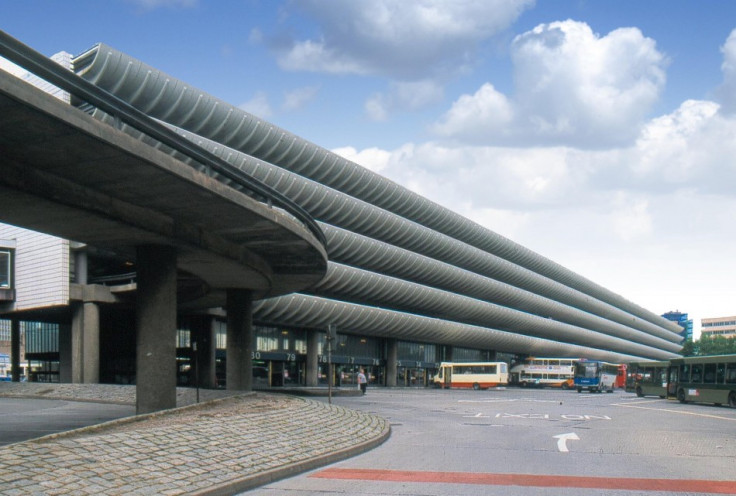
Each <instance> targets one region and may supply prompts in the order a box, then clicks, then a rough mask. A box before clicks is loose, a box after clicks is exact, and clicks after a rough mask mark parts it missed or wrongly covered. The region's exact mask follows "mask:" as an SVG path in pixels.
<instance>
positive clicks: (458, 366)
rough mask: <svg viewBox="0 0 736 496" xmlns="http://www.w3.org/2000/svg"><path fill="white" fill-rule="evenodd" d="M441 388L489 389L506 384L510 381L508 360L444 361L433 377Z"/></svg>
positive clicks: (435, 383)
mask: <svg viewBox="0 0 736 496" xmlns="http://www.w3.org/2000/svg"><path fill="white" fill-rule="evenodd" d="M432 382H433V383H434V385H435V386H437V387H440V388H473V389H476V390H478V389H487V388H489V387H495V386H505V385H506V384H508V382H509V374H508V367H507V365H506V362H467V363H465V362H458V363H451V362H442V363H441V364H440V369H439V372H438V373H437V375H435V376H434V377H433V378H432Z"/></svg>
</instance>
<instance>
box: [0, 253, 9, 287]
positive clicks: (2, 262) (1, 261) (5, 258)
mask: <svg viewBox="0 0 736 496" xmlns="http://www.w3.org/2000/svg"><path fill="white" fill-rule="evenodd" d="M10 258H11V257H10V252H9V251H7V250H0V288H9V287H10V274H11V272H10Z"/></svg>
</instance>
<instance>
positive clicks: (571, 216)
mask: <svg viewBox="0 0 736 496" xmlns="http://www.w3.org/2000/svg"><path fill="white" fill-rule="evenodd" d="M0 29H2V30H4V31H5V32H7V33H8V34H10V35H11V36H14V37H16V38H18V39H19V40H20V41H22V42H24V43H26V44H28V45H30V46H31V47H33V48H35V49H36V50H38V51H40V52H41V53H44V54H46V55H52V54H54V53H56V52H59V51H62V50H63V51H67V52H70V53H72V54H74V55H77V54H79V53H81V52H83V51H84V50H86V49H87V48H90V47H91V46H93V45H94V44H95V43H97V42H104V43H106V44H109V45H111V46H113V47H115V48H117V49H119V50H122V51H124V52H126V53H128V54H130V55H133V56H135V57H137V58H139V59H141V60H142V61H144V62H146V63H148V64H150V65H152V66H154V67H156V68H158V69H160V70H162V71H164V72H167V73H169V74H171V75H172V76H174V77H176V78H179V79H182V80H184V81H186V82H187V83H189V84H191V85H193V86H196V87H198V88H200V89H202V90H204V91H206V92H208V93H211V94H213V95H215V96H218V97H220V98H222V99H224V100H227V101H229V102H231V103H233V104H235V105H238V106H240V107H242V108H244V109H245V110H248V111H251V112H253V113H255V114H257V115H259V116H261V117H263V118H265V119H266V120H269V121H271V122H273V123H275V124H277V125H279V126H281V127H283V128H285V129H287V130H289V131H291V132H293V133H295V134H297V135H300V136H303V137H305V138H307V139H309V140H311V141H313V142H315V143H317V144H319V145H321V146H324V147H326V148H329V149H332V150H335V151H337V152H338V153H341V154H343V155H345V156H347V157H349V158H351V159H353V160H355V161H357V162H358V163H361V164H362V165H364V166H366V167H369V168H371V169H373V170H376V171H378V172H379V173H381V174H383V175H385V176H387V177H389V178H391V179H393V180H395V181H396V182H398V183H400V184H403V185H404V186H406V187H409V188H411V189H413V190H415V191H417V192H419V193H420V194H423V195H425V196H427V197H429V198H431V199H433V200H434V201H436V202H438V203H440V204H443V205H445V206H447V207H449V208H451V209H453V210H455V211H457V212H459V213H461V214H463V215H465V216H467V217H470V218H472V219H473V220H475V221H477V222H479V223H481V224H483V225H485V226H486V227H488V228H490V229H492V230H494V231H496V232H498V233H500V234H503V235H505V236H507V237H509V238H511V239H513V240H514V241H517V242H519V243H521V244H523V245H525V246H528V247H529V248H531V249H533V250H535V251H537V252H539V253H541V254H543V255H545V256H547V257H549V258H551V259H552V260H554V261H556V262H558V263H561V264H562V265H565V266H567V267H569V268H571V269H573V270H575V271H576V272H579V273H581V274H582V275H584V276H586V277H588V278H590V279H591V280H593V281H595V282H597V283H599V284H601V285H603V286H605V287H607V288H609V289H612V290H613V291H616V292H618V293H620V294H621V295H623V296H624V297H626V298H628V299H630V300H632V301H634V302H636V303H638V304H640V305H642V306H644V307H645V308H647V309H649V310H651V311H653V312H656V313H663V312H666V311H669V310H680V311H683V312H688V313H690V315H691V317H693V318H694V319H695V320H696V327H699V319H700V318H703V317H718V316H728V315H736V301H735V300H734V298H733V296H732V295H733V291H732V289H731V281H732V280H734V279H736V260H735V257H733V255H732V252H733V248H732V246H734V244H736V218H735V217H736V194H735V193H734V185H735V184H736V158H734V157H736V153H734V152H736V34H732V33H733V31H734V29H736V2H728V1H716V0H704V1H699V2H694V1H682V0H648V1H640V0H636V1H634V0H616V1H607V0H588V1H586V0H540V1H537V2H535V1H533V0H513V1H512V0H477V1H475V0H462V1H460V0H459V1H449V0H437V1H434V0H421V1H420V0H417V1H408V0H371V1H357V0H322V1H318V0H301V1H276V0H238V1H235V0H221V1H205V0H108V1H104V2H100V1H97V0H95V1H83V0H76V1H72V2H58V1H51V0H46V1H40V0H35V1H34V0H24V1H10V0H0Z"/></svg>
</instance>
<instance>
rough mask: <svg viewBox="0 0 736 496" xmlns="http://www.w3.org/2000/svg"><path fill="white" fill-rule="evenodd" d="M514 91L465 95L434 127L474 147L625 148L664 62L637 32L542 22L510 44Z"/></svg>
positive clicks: (661, 78)
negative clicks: (598, 30) (601, 32)
mask: <svg viewBox="0 0 736 496" xmlns="http://www.w3.org/2000/svg"><path fill="white" fill-rule="evenodd" d="M511 54H512V61H513V64H514V69H513V70H514V81H515V83H514V84H515V86H514V94H513V95H512V96H510V97H507V96H505V95H503V94H501V93H499V92H498V91H496V90H495V89H494V88H493V86H492V85H490V84H485V85H483V86H482V87H481V88H480V89H479V90H478V91H477V92H476V93H475V94H474V95H463V96H462V97H460V98H459V99H458V100H457V101H456V102H455V103H454V105H453V106H452V108H451V109H450V110H449V111H448V112H447V113H446V114H445V115H444V116H443V117H442V118H441V119H440V121H439V122H438V123H437V124H436V125H435V126H434V128H433V130H434V131H435V132H436V133H438V134H439V135H440V136H444V137H449V138H453V139H456V140H458V141H465V142H468V143H474V144H500V145H511V146H514V145H572V146H576V147H586V148H605V147H613V146H620V145H625V144H628V143H631V142H632V141H633V139H634V138H635V137H636V136H637V135H638V129H639V127H640V125H641V124H642V122H643V121H644V119H645V118H646V116H647V113H648V111H649V110H650V109H651V107H652V105H653V104H654V103H655V102H656V100H657V98H658V97H659V92H660V91H661V89H662V87H663V86H664V83H665V71H664V68H665V65H666V62H667V61H666V58H665V57H664V56H663V55H662V54H661V53H660V52H658V51H657V49H656V45H655V43H654V41H653V40H651V39H649V38H645V37H644V36H643V35H642V34H641V32H640V31H639V30H638V29H636V28H625V29H617V30H615V31H612V32H611V33H609V34H607V35H606V36H603V37H601V36H599V35H597V34H595V33H593V31H592V30H591V29H590V27H589V26H588V25H587V24H585V23H580V22H575V21H569V20H568V21H564V22H554V23H550V24H542V25H540V26H537V27H536V28H534V29H533V30H532V31H528V32H526V33H524V34H522V35H520V36H517V37H516V38H515V39H514V42H513V43H512V46H511Z"/></svg>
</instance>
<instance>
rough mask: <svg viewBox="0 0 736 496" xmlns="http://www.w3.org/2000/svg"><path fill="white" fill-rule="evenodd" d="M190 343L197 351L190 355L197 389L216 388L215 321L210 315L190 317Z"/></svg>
mask: <svg viewBox="0 0 736 496" xmlns="http://www.w3.org/2000/svg"><path fill="white" fill-rule="evenodd" d="M190 322H191V331H192V341H194V342H196V343H197V351H196V352H193V354H192V367H194V366H195V365H196V367H197V379H196V380H197V381H198V384H199V387H201V388H205V389H215V388H217V373H216V372H217V371H216V351H217V320H216V319H215V318H214V317H213V316H211V315H205V316H197V317H192V319H191V320H190Z"/></svg>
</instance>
